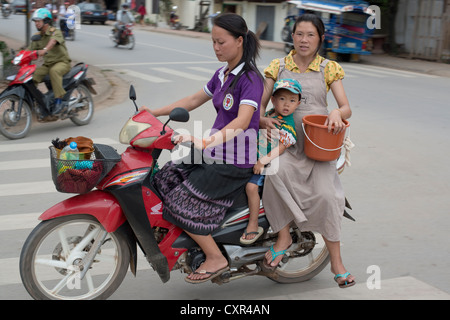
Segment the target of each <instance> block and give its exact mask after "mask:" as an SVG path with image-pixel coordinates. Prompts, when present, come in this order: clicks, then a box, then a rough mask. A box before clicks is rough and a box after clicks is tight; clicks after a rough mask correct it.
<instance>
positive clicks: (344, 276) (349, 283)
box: [334, 272, 356, 288]
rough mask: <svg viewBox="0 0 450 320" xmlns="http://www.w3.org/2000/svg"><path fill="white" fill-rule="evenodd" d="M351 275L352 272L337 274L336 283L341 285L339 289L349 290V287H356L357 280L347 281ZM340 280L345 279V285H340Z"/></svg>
mask: <svg viewBox="0 0 450 320" xmlns="http://www.w3.org/2000/svg"><path fill="white" fill-rule="evenodd" d="M349 275H350V272H346V273H344V274H337V275H335V276H334V281H336V282H337V284H338V285H339V288H348V287H351V286H354V285H355V283H356V281H355V280H352V281H351V282H348V281H347V278H348V276H349ZM339 278H345V281H344V283H339V281H338V279H339Z"/></svg>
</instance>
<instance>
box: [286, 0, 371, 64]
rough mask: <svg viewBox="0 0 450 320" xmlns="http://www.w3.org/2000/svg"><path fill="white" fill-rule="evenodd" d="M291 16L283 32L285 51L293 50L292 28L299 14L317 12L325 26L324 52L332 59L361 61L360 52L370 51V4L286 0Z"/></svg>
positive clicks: (323, 53)
mask: <svg viewBox="0 0 450 320" xmlns="http://www.w3.org/2000/svg"><path fill="white" fill-rule="evenodd" d="M287 3H288V6H289V8H288V16H287V17H286V19H285V26H284V27H283V30H282V32H281V38H282V40H283V41H284V42H285V51H286V53H289V52H290V51H291V49H293V41H292V35H291V34H292V28H293V26H294V23H295V20H296V18H297V16H299V15H301V14H303V13H314V14H316V15H318V16H319V17H321V18H322V21H323V23H324V25H325V41H324V44H323V48H322V49H321V50H322V51H321V52H320V53H321V55H324V56H326V57H327V58H329V59H332V60H338V59H339V60H345V61H348V60H350V61H359V56H360V55H367V54H371V52H370V51H371V49H372V44H371V36H372V33H373V29H369V28H368V27H367V20H368V19H369V18H370V17H371V15H372V14H373V12H372V10H370V9H369V4H368V3H367V2H365V1H357V0H347V1H345V0H342V1H337V0H330V1H287Z"/></svg>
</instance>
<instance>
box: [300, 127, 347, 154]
mask: <svg viewBox="0 0 450 320" xmlns="http://www.w3.org/2000/svg"><path fill="white" fill-rule="evenodd" d="M347 128H349V127H347ZM302 129H303V133H304V134H305V137H306V138H307V139H308V140H309V142H311V143H312V144H313V145H314V146H315V147H316V148H319V149H320V150H323V151H337V150H339V149H342V147H343V146H344V144H345V142H344V143H342V146H340V147H339V148H336V149H325V148H322V147H319V146H318V145H317V144H315V143H314V142H312V141H311V139H310V138H309V137H308V135H307V134H306V131H305V124H304V123H302Z"/></svg>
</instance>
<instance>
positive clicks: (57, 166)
mask: <svg viewBox="0 0 450 320" xmlns="http://www.w3.org/2000/svg"><path fill="white" fill-rule="evenodd" d="M49 149H50V167H51V171H52V179H53V183H54V184H55V187H56V190H58V191H59V192H63V193H86V192H89V191H90V190H92V189H93V188H94V187H95V186H96V185H97V184H98V183H99V182H100V181H101V180H102V179H103V178H104V177H105V176H106V175H107V174H108V172H109V171H111V169H112V168H113V167H114V166H115V165H116V163H117V162H119V161H120V159H121V157H120V155H119V154H118V153H117V152H116V151H115V150H114V149H113V148H112V147H110V146H107V145H101V144H94V152H93V153H92V154H91V155H90V159H88V160H86V159H85V158H84V155H83V156H80V158H82V159H81V160H62V159H59V158H58V155H57V150H56V149H55V148H54V147H53V146H50V147H49ZM109 149H111V150H109Z"/></svg>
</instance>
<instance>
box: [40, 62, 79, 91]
mask: <svg viewBox="0 0 450 320" xmlns="http://www.w3.org/2000/svg"><path fill="white" fill-rule="evenodd" d="M83 68H84V62H79V63H77V64H76V65H74V66H73V67H72V69H70V70H69V72H67V73H66V74H65V75H64V76H63V87H65V86H66V85H67V84H68V83H69V82H70V80H71V79H72V78H73V77H74V76H75V75H76V74H77V73H78V72H80V71H81V70H83ZM43 81H44V82H45V85H46V86H47V89H48V90H51V89H52V83H51V81H50V76H49V75H46V76H45V77H44V80H43Z"/></svg>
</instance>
